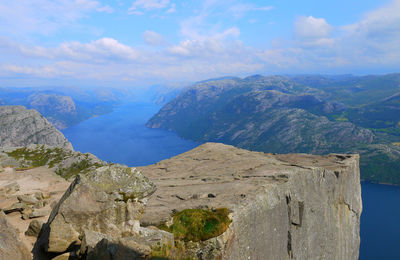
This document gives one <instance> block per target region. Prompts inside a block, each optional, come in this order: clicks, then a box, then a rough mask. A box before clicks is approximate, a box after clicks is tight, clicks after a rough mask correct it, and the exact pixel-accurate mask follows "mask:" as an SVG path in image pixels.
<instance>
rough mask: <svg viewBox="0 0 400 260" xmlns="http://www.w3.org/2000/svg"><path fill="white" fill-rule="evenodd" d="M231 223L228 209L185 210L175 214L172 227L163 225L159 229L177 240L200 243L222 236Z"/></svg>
mask: <svg viewBox="0 0 400 260" xmlns="http://www.w3.org/2000/svg"><path fill="white" fill-rule="evenodd" d="M230 223H231V220H230V218H229V210H228V209H227V208H219V209H216V210H204V209H185V210H183V211H180V212H177V213H175V214H174V216H173V224H172V225H171V226H170V227H167V226H166V225H161V226H160V227H159V228H160V229H163V230H165V231H168V232H171V233H173V234H174V238H175V240H183V241H185V242H187V241H193V242H198V241H205V240H208V239H210V238H213V237H217V236H219V235H221V234H222V233H224V232H225V231H226V230H227V229H228V227H229V224H230Z"/></svg>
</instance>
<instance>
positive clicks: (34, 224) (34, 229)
mask: <svg viewBox="0 0 400 260" xmlns="http://www.w3.org/2000/svg"><path fill="white" fill-rule="evenodd" d="M42 226H43V222H42V221H39V220H36V219H35V220H33V221H31V223H29V227H28V230H26V231H25V235H26V236H30V237H38V236H39V233H40V230H41V229H42Z"/></svg>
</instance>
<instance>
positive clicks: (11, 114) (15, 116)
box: [0, 106, 72, 149]
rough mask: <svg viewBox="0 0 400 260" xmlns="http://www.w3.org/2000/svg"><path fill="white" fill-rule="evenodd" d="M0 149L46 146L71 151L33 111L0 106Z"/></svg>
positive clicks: (57, 133)
mask: <svg viewBox="0 0 400 260" xmlns="http://www.w3.org/2000/svg"><path fill="white" fill-rule="evenodd" d="M0 126H1V128H0V147H16V146H26V145H30V144H46V145H50V146H55V147H61V148H67V149H72V145H71V143H70V142H68V140H67V139H66V138H65V137H64V135H63V134H62V133H61V132H60V131H58V130H57V129H56V128H54V126H53V125H51V124H50V123H49V122H48V121H47V120H46V119H45V118H44V117H43V116H42V115H40V114H39V113H38V112H37V111H35V110H28V109H26V108H25V107H23V106H0Z"/></svg>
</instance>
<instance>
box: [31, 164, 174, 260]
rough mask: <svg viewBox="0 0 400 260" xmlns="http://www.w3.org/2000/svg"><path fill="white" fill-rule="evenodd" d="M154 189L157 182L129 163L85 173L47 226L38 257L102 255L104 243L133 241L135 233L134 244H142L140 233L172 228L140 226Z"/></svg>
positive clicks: (59, 205)
mask: <svg viewBox="0 0 400 260" xmlns="http://www.w3.org/2000/svg"><path fill="white" fill-rule="evenodd" d="M154 191H155V186H154V185H153V184H152V183H151V182H150V181H149V180H148V179H147V178H146V177H144V176H143V175H142V174H141V173H140V172H138V171H136V170H135V169H134V168H128V167H126V166H120V165H111V166H104V167H101V168H98V169H96V170H94V171H92V172H89V173H88V174H86V175H79V176H78V177H77V178H76V179H75V181H74V182H73V183H72V184H71V186H70V187H69V188H68V190H67V191H66V193H65V194H64V196H63V197H62V198H61V200H60V201H59V203H58V204H57V205H56V206H55V207H54V209H53V211H52V213H51V214H50V217H49V220H48V222H47V223H46V224H45V226H44V228H43V229H42V232H41V235H40V237H39V239H38V242H37V245H36V254H37V257H38V259H42V258H43V259H46V256H47V257H48V256H49V255H51V254H52V253H53V254H60V253H64V252H78V254H81V255H88V254H89V253H90V254H94V255H97V254H98V253H99V252H102V250H100V251H99V249H98V248H108V247H109V246H110V244H117V245H118V244H121V243H122V244H124V243H125V242H126V243H128V240H129V239H130V240H133V241H134V243H133V242H132V243H133V244H134V245H136V244H137V245H138V246H139V245H142V243H139V241H138V240H137V238H136V237H139V233H140V234H141V236H142V237H145V236H146V235H145V234H148V236H149V237H153V238H154V235H152V233H166V232H163V231H158V230H156V231H153V232H151V231H150V230H148V229H145V228H141V227H140V226H139V219H140V217H141V214H142V212H143V210H144V201H145V200H146V199H145V198H146V197H148V196H149V195H150V194H152V193H153V192H154ZM166 234H167V233H166ZM167 236H168V234H167ZM161 238H162V236H161ZM161 238H160V239H159V240H157V239H156V240H155V241H157V242H159V241H162V239H161ZM121 239H122V240H121ZM125 240H126V241H125ZM170 240H172V241H173V237H172V236H171V235H170ZM100 242H102V244H100V245H97V244H98V243H100ZM82 243H83V244H84V246H83V247H81V245H82ZM132 243H131V244H132ZM172 243H173V242H172ZM128 244H129V243H128ZM111 247H112V246H111ZM125 247H126V246H125ZM104 250H106V249H104ZM121 250H122V249H121ZM131 250H133V249H132V248H131ZM79 252H80V253H79ZM42 254H43V255H42ZM90 254H89V255H90ZM103 254H105V253H104V252H103ZM93 259H95V258H93Z"/></svg>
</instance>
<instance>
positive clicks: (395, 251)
mask: <svg viewBox="0 0 400 260" xmlns="http://www.w3.org/2000/svg"><path fill="white" fill-rule="evenodd" d="M361 188H362V189H361V193H362V200H363V212H362V214H361V247H360V258H359V259H360V260H386V259H387V260H391V259H393V260H394V259H400V248H398V247H400V187H398V186H390V185H381V184H372V183H368V182H363V183H362V184H361Z"/></svg>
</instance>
